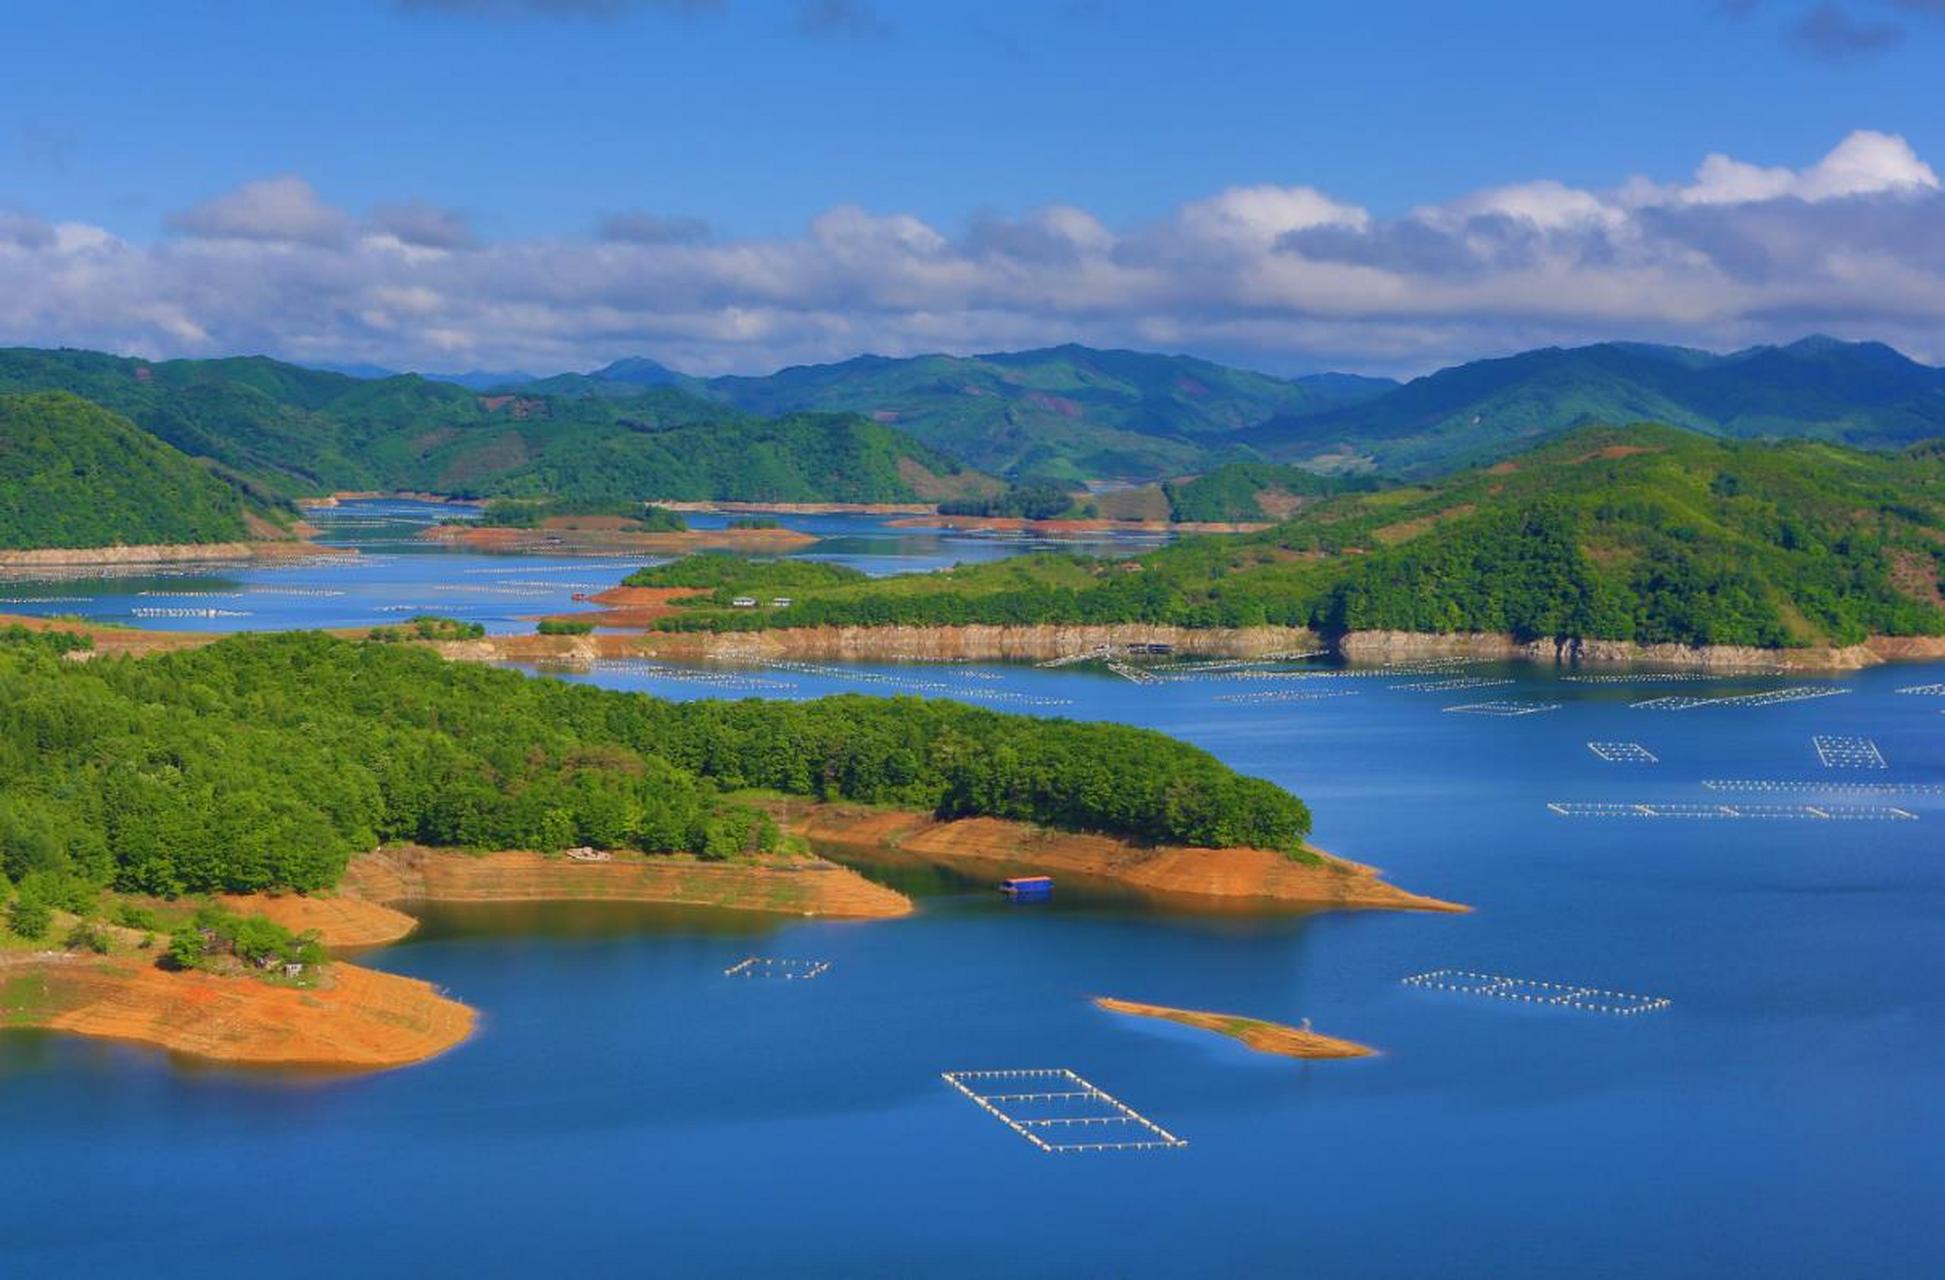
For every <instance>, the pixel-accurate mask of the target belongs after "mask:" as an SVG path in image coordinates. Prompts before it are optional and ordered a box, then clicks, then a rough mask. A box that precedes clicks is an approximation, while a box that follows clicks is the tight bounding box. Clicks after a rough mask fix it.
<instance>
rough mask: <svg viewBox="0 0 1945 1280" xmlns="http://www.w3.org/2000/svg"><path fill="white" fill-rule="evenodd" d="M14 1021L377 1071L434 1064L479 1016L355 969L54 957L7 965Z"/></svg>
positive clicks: (197, 1050) (204, 1051) (248, 1057)
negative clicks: (309, 980)
mask: <svg viewBox="0 0 1945 1280" xmlns="http://www.w3.org/2000/svg"><path fill="white" fill-rule="evenodd" d="M0 977H4V985H0V991H4V993H5V1000H6V1003H7V1008H6V1010H5V1013H4V1017H5V1021H6V1023H7V1024H8V1025H12V1026H35V1027H46V1028H48V1029H49V1030H54V1031H68V1032H73V1033H75V1034H77V1035H85V1036H97V1037H100V1038H103V1039H109V1040H125V1041H132V1042H136V1043H140V1044H147V1045H153V1046H155V1047H157V1048H161V1049H167V1050H170V1051H172V1052H176V1053H186V1054H192V1055H194V1056H196V1057H199V1058H208V1059H211V1060H213V1061H217V1062H229V1063H239V1064H251V1065H257V1066H323V1067H338V1068H351V1069H361V1070H373V1069H378V1068H384V1067H402V1066H406V1065H408V1064H410V1063H414V1062H423V1061H424V1060H426V1059H427V1058H431V1057H434V1056H436V1055H438V1054H440V1053H443V1052H445V1051H446V1050H447V1049H450V1048H452V1047H453V1046H454V1045H457V1044H459V1043H460V1042H461V1041H463V1040H465V1039H466V1037H467V1036H469V1035H471V1034H472V1030H473V1011H472V1010H471V1009H468V1008H467V1007H466V1006H465V1005H463V1004H460V1003H458V1002H457V1001H453V1000H448V999H447V998H445V997H444V996H442V995H440V994H439V992H438V990H437V989H436V988H434V987H433V986H432V985H431V984H430V983H426V982H421V981H419V980H418V979H416V978H404V977H400V976H398V975H396V974H390V973H379V972H376V971H374V970H371V969H362V968H359V967H358V966H357V965H352V964H344V963H338V964H333V965H331V966H329V967H328V968H327V969H326V970H325V973H324V977H323V979H322V982H321V985H319V986H318V987H315V988H310V989H305V988H298V987H287V986H277V985H273V984H271V983H268V982H265V981H263V980H261V979H259V978H255V977H249V976H241V975H239V976H220V975H216V974H209V973H201V972H195V971H188V972H180V973H171V972H165V971H163V970H161V969H158V968H156V967H155V966H154V965H153V964H152V963H149V962H147V961H146V960H140V959H134V958H123V957H104V958H96V957H87V958H82V957H79V956H71V955H64V954H50V955H44V956H39V957H35V958H34V962H33V963H29V964H26V965H9V966H8V967H7V968H6V969H4V970H0Z"/></svg>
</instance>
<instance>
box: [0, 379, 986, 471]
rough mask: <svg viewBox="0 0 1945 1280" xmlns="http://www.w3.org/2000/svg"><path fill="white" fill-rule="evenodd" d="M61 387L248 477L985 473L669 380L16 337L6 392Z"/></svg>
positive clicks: (880, 432)
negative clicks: (333, 362)
mask: <svg viewBox="0 0 1945 1280" xmlns="http://www.w3.org/2000/svg"><path fill="white" fill-rule="evenodd" d="M10 389H20V390H62V391H69V392H73V393H74V394H76V395H80V396H84V397H86V398H87V399H89V400H92V401H94V402H96V403H97V404H101V405H103V406H105V407H108V408H110V409H114V410H116V411H117V412H120V413H124V414H126V415H127V416H128V417H129V418H130V419H132V420H133V421H134V422H135V423H136V424H137V425H138V426H140V427H142V428H144V429H145V430H147V431H150V432H152V433H153V434H154V435H155V436H156V437H158V438H159V439H161V440H163V441H166V442H167V443H169V444H171V445H173V446H175V447H176V448H177V449H179V450H181V451H182V452H184V453H187V454H190V455H192V456H195V457H199V458H207V459H209V460H210V461H211V462H212V463H213V464H214V465H215V467H216V468H217V469H218V471H219V472H220V473H221V474H223V475H225V476H227V477H229V478H230V479H231V480H233V481H234V482H235V483H236V484H238V485H239V486H240V487H242V488H243V489H245V490H246V491H252V492H256V493H259V494H262V495H264V496H266V497H268V496H273V495H274V496H282V497H294V496H302V495H310V494H320V493H328V492H332V491H335V490H358V489H391V490H425V491H430V492H436V493H444V494H449V495H454V496H465V497H493V496H501V495H520V496H528V495H535V494H540V493H547V494H550V495H553V496H561V497H570V498H582V499H590V500H592V499H607V498H628V499H643V498H670V499H712V498H713V499H721V500H742V501H765V500H777V501H828V502H846V501H849V502H882V501H912V500H914V499H918V498H925V497H931V496H937V494H935V493H934V492H932V491H933V490H936V491H937V493H953V492H959V491H962V490H963V489H964V488H966V487H967V486H971V487H972V488H975V489H976V488H980V487H983V486H982V484H981V482H980V481H979V479H978V477H975V476H971V475H968V474H964V473H963V469H962V468H961V467H959V465H958V464H956V463H954V462H952V461H950V460H949V459H947V458H946V457H944V456H942V455H940V454H938V453H936V452H934V451H932V450H929V449H927V448H925V447H924V446H923V445H921V444H919V443H917V442H916V441H911V440H907V439H906V438H905V437H903V436H901V435H900V434H899V433H897V432H894V431H891V430H890V429H888V428H886V427H884V426H881V425H880V424H877V423H874V422H871V421H869V420H868V419H864V418H860V417H857V416H855V415H835V414H801V415H795V416H792V417H790V418H787V419H784V420H781V421H775V422H765V421H761V420H758V419H755V418H752V417H750V416H748V415H746V414H743V413H740V412H738V411H735V410H733V409H729V408H726V407H724V406H722V405H720V404H717V403H714V402H711V401H708V400H702V399H698V398H696V397H694V396H691V395H688V394H685V393H684V392H682V391H680V390H675V389H672V388H667V387H661V388H656V387H641V386H637V387H635V388H634V389H633V392H632V394H629V395H627V396H616V397H603V398H594V397H575V396H568V397H562V396H545V395H534V394H530V393H528V392H525V391H521V392H494V393H476V392H473V391H468V390H466V389H464V388H462V387H458V386H454V385H452V384H450V383H444V382H435V381H431V380H428V379H425V378H420V377H417V376H414V375H410V374H405V375H400V376H397V377H389V378H378V379H360V378H352V377H347V376H345V375H342V374H336V373H326V372H322V371H319V370H314V369H304V368H300V367H298V366H295V365H288V364H283V363H281V362H279V361H275V360H268V359H264V358H262V357H239V358H236V359H227V360H170V361H161V362H156V363H150V362H148V361H142V360H133V359H125V358H122V357H118V356H108V355H102V354H100V353H97V352H89V351H66V350H62V351H42V350H35V349H32V348H15V349H10V350H0V391H5V390H10Z"/></svg>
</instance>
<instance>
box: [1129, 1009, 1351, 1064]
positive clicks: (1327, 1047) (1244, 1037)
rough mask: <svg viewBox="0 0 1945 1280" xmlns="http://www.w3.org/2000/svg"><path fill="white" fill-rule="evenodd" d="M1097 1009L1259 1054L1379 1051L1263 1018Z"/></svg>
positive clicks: (1194, 1011) (1316, 1055) (1346, 1054)
mask: <svg viewBox="0 0 1945 1280" xmlns="http://www.w3.org/2000/svg"><path fill="white" fill-rule="evenodd" d="M1094 1004H1095V1007H1097V1008H1101V1009H1106V1010H1107V1011H1108V1012H1109V1013H1125V1014H1129V1015H1132V1016H1134V1017H1137V1018H1157V1019H1160V1020H1161V1021H1163V1022H1173V1023H1177V1024H1179V1025H1181V1026H1184V1027H1194V1028H1196V1029H1197V1030H1199V1031H1213V1032H1215V1033H1216V1034H1218V1035H1225V1036H1228V1037H1229V1038H1230V1039H1232V1040H1236V1041H1239V1042H1240V1043H1242V1044H1245V1045H1247V1046H1249V1047H1250V1048H1251V1049H1254V1050H1256V1052H1258V1053H1274V1054H1279V1055H1281V1056H1283V1057H1286V1058H1368V1057H1370V1056H1371V1055H1372V1054H1374V1053H1376V1052H1377V1050H1375V1049H1372V1048H1371V1047H1369V1046H1368V1045H1361V1044H1358V1043H1357V1042H1356V1041H1354V1040H1340V1039H1338V1038H1337V1037H1336V1036H1327V1035H1321V1034H1319V1033H1318V1032H1315V1031H1312V1030H1310V1029H1309V1027H1308V1026H1304V1027H1288V1026H1285V1025H1283V1024H1282V1023H1280V1022H1266V1021H1264V1020H1263V1019H1261V1018H1245V1017H1242V1016H1241V1015H1238V1014H1233V1013H1205V1012H1203V1011H1201V1010H1197V1009H1173V1008H1170V1007H1169V1006H1167V1005H1164V1004H1141V1003H1139V1002H1137V1001H1134V1000H1117V999H1115V998H1114V997H1113V996H1096V997H1095V998H1094Z"/></svg>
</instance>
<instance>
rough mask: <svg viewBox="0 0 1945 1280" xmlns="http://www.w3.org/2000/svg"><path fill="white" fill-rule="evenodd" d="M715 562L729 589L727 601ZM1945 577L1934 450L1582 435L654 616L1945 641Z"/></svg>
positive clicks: (726, 622) (654, 577) (725, 623)
mask: <svg viewBox="0 0 1945 1280" xmlns="http://www.w3.org/2000/svg"><path fill="white" fill-rule="evenodd" d="M682 572H683V570H682V566H681V563H680V562H678V564H676V565H672V566H669V567H667V568H665V569H649V570H644V571H642V572H641V573H639V574H637V575H636V576H635V578H634V579H631V581H637V582H639V583H640V584H642V585H655V584H656V583H657V582H658V581H659V580H660V576H661V575H665V574H667V575H679V574H681V573H682ZM717 576H718V578H719V579H720V580H721V581H722V582H723V583H724V586H723V589H722V592H721V593H719V594H721V595H722V596H723V599H724V600H725V601H726V600H727V599H728V598H729V597H730V596H733V595H735V594H739V591H738V585H737V582H736V579H735V575H734V574H727V575H725V574H720V573H719V574H718V575H717ZM1942 576H1945V457H1941V456H1938V455H1937V454H1935V453H1930V452H1928V451H1918V450H1914V451H1912V452H1911V453H1909V454H1905V455H1889V456H1887V455H1881V454H1871V453H1864V452H1860V451H1856V450H1851V449H1845V448H1841V447H1838V446H1834V445H1825V444H1817V443H1810V442H1801V441H1799V442H1788V443H1782V444H1765V443H1731V442H1723V441H1716V440H1710V439H1705V438H1702V437H1699V436H1696V435H1693V434H1691V433H1688V432H1684V431H1679V430H1675V429H1672V428H1667V427H1651V426H1641V427H1632V428H1624V429H1616V428H1588V429H1583V430H1581V431H1577V432H1574V433H1571V434H1569V435H1567V436H1565V437H1562V438H1560V439H1557V440H1554V441H1552V442H1550V443H1548V444H1546V445H1544V446H1542V447H1540V448H1538V449H1535V450H1532V451H1530V452H1528V453H1526V454H1522V455H1520V456H1518V457H1517V458H1515V459H1511V460H1508V461H1506V462H1502V463H1500V464H1497V465H1495V466H1493V467H1489V468H1484V469H1477V470H1473V471H1468V472H1465V473H1462V474H1460V475H1457V476H1453V477H1449V478H1447V479H1445V480H1443V481H1440V482H1437V483H1434V484H1431V485H1426V486H1421V487H1415V488H1396V489H1389V490H1384V491H1380V492H1374V493H1363V494H1349V495H1343V496H1339V497H1334V498H1328V499H1326V500H1323V501H1320V502H1317V503H1315V504H1313V505H1310V506H1307V507H1305V508H1304V509H1303V510H1301V511H1300V512H1299V513H1298V514H1297V515H1296V516H1295V517H1294V518H1292V519H1290V520H1288V521H1286V522H1284V523H1283V524H1280V525H1278V526H1276V527H1275V528H1273V529H1270V530H1267V531H1265V532H1263V533H1260V534H1252V535H1247V536H1243V537H1229V538H1221V537H1217V538H1193V539H1187V540H1185V541H1183V542H1181V543H1178V544H1176V545H1174V546H1171V547H1166V548H1163V549H1161V550H1158V551H1154V552H1151V553H1149V554H1147V555H1144V556H1142V557H1140V558H1138V559H1137V560H1135V561H1133V562H1127V561H1103V560H1090V559H1085V558H1081V557H1073V556H1058V555H1047V556H1034V557H1026V558H1021V559H1016V560H1008V561H1003V562H1000V563H997V564H987V565H978V566H972V567H968V568H962V569H956V570H953V571H951V572H949V573H944V574H914V575H904V576H900V577H893V578H882V579H875V580H870V581H857V582H853V581H846V582H839V583H833V584H830V585H828V586H823V587H813V588H808V589H803V590H799V591H798V592H797V593H796V594H795V600H796V603H795V604H794V605H793V606H791V607H790V608H787V609H778V610H766V611H762V612H760V613H750V612H748V611H734V610H728V609H721V608H718V607H717V602H716V600H715V598H714V597H709V598H704V599H701V600H698V601H697V602H696V603H695V604H694V605H692V606H690V607H689V608H688V609H687V610H686V612H685V614H684V615H683V616H681V617H680V618H678V619H676V620H675V621H674V622H673V623H671V624H670V625H673V626H678V627H693V628H737V627H763V626H803V625H816V624H822V623H860V624H875V623H970V622H1016V623H1029V622H1049V621H1071V622H1120V621H1139V622H1167V623H1175V624H1179V625H1185V626H1192V627H1194V626H1212V627H1213V626H1247V625H1255V624H1261V623H1279V624H1286V625H1293V626H1309V627H1316V628H1318V629H1320V630H1323V631H1326V632H1345V631H1352V630H1367V629H1398V630H1405V631H1425V632H1453V631H1487V632H1510V633H1513V634H1515V635H1518V636H1521V637H1523V638H1539V637H1561V638H1571V637H1597V638H1612V639H1627V640H1637V641H1641V642H1644V643H1654V642H1663V641H1678V642H1686V643H1697V644H1751V645H1764V646H1791V645H1806V644H1814V643H1819V642H1833V643H1852V642H1855V641H1858V640H1862V639H1863V638H1864V637H1865V636H1867V635H1870V634H1893V635H1912V634H1939V633H1945V596H1942V595H1941V594H1940V581H1941V577H1942Z"/></svg>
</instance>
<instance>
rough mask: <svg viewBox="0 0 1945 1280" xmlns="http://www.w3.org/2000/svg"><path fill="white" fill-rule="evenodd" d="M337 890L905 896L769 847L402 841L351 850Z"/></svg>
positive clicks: (879, 911) (727, 900)
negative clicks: (766, 851) (605, 857)
mask: <svg viewBox="0 0 1945 1280" xmlns="http://www.w3.org/2000/svg"><path fill="white" fill-rule="evenodd" d="M340 890H341V892H343V893H345V894H347V895H351V896H355V897H360V898H364V899H366V900H367V901H371V902H383V903H396V902H415V901H425V902H580V901H598V902H670V903H684V904H688V905H692V906H705V907H730V908H735V909H737V910H743V911H773V912H778V913H781V914H786V915H794V916H837V917H846V918H854V919H884V918H888V917H892V916H902V915H906V914H908V913H910V911H911V910H912V902H911V899H909V898H907V897H906V896H905V895H904V894H902V893H899V892H897V891H896V890H893V889H887V888H886V887H884V886H883V885H880V884H874V883H873V882H871V881H869V880H867V879H865V878H864V877H863V876H861V875H859V874H858V873H857V872H855V871H852V870H851V869H849V868H848V867H841V866H839V865H838V864H837V863H835V862H828V861H826V860H825V859H823V858H817V857H787V856H783V855H777V856H773V857H763V858H760V859H752V860H748V861H737V862H706V861H703V860H702V859H699V858H695V857H691V856H689V855H687V854H639V853H629V852H625V851H617V852H616V853H615V854H614V855H613V857H612V860H611V861H607V862H578V861H576V860H574V859H572V858H568V857H566V856H564V855H561V856H554V855H548V854H541V853H531V852H525V851H518V850H505V851H501V852H497V853H481V854H470V853H460V852H456V851H453V850H445V849H424V848H418V847H408V848H402V849H384V850H379V851H377V852H374V853H367V854H361V855H360V856H358V857H356V858H353V859H352V860H351V865H350V866H349V867H348V868H347V869H346V871H345V875H344V880H343V882H342V884H341V886H340Z"/></svg>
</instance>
